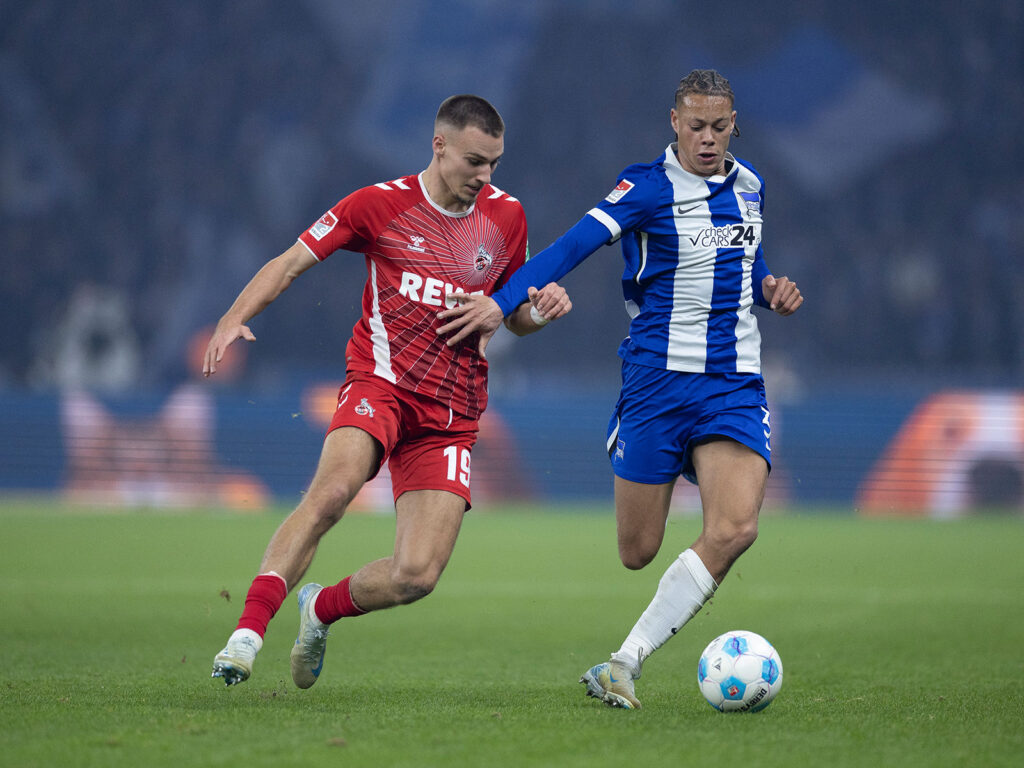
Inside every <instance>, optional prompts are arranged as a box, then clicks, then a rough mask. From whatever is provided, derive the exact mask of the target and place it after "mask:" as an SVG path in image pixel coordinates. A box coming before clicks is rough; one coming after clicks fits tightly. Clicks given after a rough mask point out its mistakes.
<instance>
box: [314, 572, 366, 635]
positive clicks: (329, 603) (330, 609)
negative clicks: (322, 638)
mask: <svg viewBox="0 0 1024 768" xmlns="http://www.w3.org/2000/svg"><path fill="white" fill-rule="evenodd" d="M351 579H352V577H351V576H346V577H345V578H344V579H342V580H341V581H339V582H338V583H337V584H335V585H334V586H333V587H324V588H323V589H322V590H320V594H319V595H317V596H316V603H314V605H313V610H314V611H315V612H316V617H317V618H318V619H320V621H322V622H323V623H324V624H331V623H332V622H335V621H337V620H338V619H342V618H345V617H346V616H362V615H363V614H364V613H366V611H364V610H363V609H362V608H360V607H359V606H358V605H356V601H355V600H353V599H352V590H351V589H350V588H349V581H351Z"/></svg>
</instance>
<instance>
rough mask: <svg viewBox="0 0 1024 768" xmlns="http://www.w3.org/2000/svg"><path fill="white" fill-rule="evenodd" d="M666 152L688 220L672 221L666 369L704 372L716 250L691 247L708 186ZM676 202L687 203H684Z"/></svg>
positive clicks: (706, 214)
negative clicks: (675, 262)
mask: <svg viewBox="0 0 1024 768" xmlns="http://www.w3.org/2000/svg"><path fill="white" fill-rule="evenodd" d="M674 160H675V153H674V152H668V153H667V156H666V162H665V172H666V174H665V175H666V176H667V177H668V180H669V182H670V183H671V184H672V194H673V199H674V200H675V202H676V204H677V205H679V207H680V208H683V207H684V206H685V208H686V211H687V214H688V215H686V216H676V217H675V218H674V222H675V227H676V235H677V238H678V241H679V246H678V250H679V255H678V259H679V266H678V267H677V268H676V271H675V276H674V280H673V284H672V312H671V314H670V317H669V324H668V349H666V351H665V358H666V360H665V367H666V368H667V369H669V370H672V371H693V370H694V368H695V367H696V368H697V370H702V369H703V368H704V365H705V363H706V361H707V351H708V343H707V337H708V312H709V311H710V309H711V294H712V292H713V291H714V286H715V257H716V256H717V255H718V250H717V249H716V248H714V247H711V246H708V247H705V248H697V247H695V246H692V245H690V243H691V242H692V241H693V239H694V236H695V235H696V233H698V232H700V229H701V228H702V227H704V226H706V225H707V224H706V222H710V220H711V211H710V209H709V208H708V203H707V200H706V198H707V195H708V188H707V184H705V183H704V181H703V179H700V178H699V177H697V176H694V175H691V174H688V173H685V172H684V171H683V170H682V168H681V167H680V166H679V165H678V163H677V162H676V163H674V162H673V161H674ZM680 201H688V202H682V203H680Z"/></svg>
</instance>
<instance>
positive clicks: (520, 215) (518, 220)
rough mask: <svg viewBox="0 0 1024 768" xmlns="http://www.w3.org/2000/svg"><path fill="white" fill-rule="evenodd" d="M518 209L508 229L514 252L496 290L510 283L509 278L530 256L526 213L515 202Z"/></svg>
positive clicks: (510, 249) (495, 286) (510, 250)
mask: <svg viewBox="0 0 1024 768" xmlns="http://www.w3.org/2000/svg"><path fill="white" fill-rule="evenodd" d="M515 206H516V211H515V214H514V215H513V216H511V217H510V221H509V224H508V225H507V226H508V229H507V233H508V234H507V237H508V242H509V252H510V253H511V254H512V255H511V258H510V259H509V263H508V264H507V265H506V267H505V270H504V271H503V272H502V273H501V274H500V275H499V276H498V279H497V280H496V281H495V283H494V288H495V290H497V289H499V288H501V287H502V286H503V285H505V284H506V283H508V281H509V278H511V277H512V275H513V274H514V273H515V272H516V270H518V269H519V268H520V267H522V266H523V264H525V263H526V261H527V260H528V259H529V258H530V245H529V239H528V235H527V230H526V213H525V212H524V211H523V207H522V206H521V205H519V203H515Z"/></svg>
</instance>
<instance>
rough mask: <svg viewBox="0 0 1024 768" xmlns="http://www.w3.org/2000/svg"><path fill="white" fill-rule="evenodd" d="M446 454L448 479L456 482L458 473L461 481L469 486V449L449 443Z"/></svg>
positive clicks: (445, 450)
mask: <svg viewBox="0 0 1024 768" xmlns="http://www.w3.org/2000/svg"><path fill="white" fill-rule="evenodd" d="M444 456H445V458H446V459H448V480H449V481H451V482H455V479H456V473H458V480H459V482H460V483H462V484H463V485H464V486H466V487H467V488H469V460H470V455H469V449H468V448H462V449H460V448H459V446H457V445H449V446H448V447H447V448H445V449H444Z"/></svg>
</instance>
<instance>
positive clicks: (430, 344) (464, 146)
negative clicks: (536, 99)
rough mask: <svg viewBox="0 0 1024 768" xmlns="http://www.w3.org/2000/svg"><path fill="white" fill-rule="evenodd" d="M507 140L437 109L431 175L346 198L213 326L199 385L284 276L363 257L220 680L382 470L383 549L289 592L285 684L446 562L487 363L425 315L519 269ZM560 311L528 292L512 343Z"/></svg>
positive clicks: (482, 104) (428, 582)
mask: <svg viewBox="0 0 1024 768" xmlns="http://www.w3.org/2000/svg"><path fill="white" fill-rule="evenodd" d="M504 129H505V126H504V123H503V122H502V119H501V117H500V115H499V114H498V112H497V111H496V110H495V109H494V107H493V106H491V105H490V104H489V103H488V102H487V101H485V100H484V99H481V98H479V97H477V96H472V95H460V96H452V97H450V98H448V99H446V100H445V101H444V102H443V103H442V104H441V107H440V109H439V110H438V113H437V118H436V120H435V122H434V138H433V142H432V146H433V157H432V159H431V161H430V164H429V166H428V167H427V168H426V170H424V171H423V172H422V173H419V174H414V175H411V176H406V177H403V178H400V179H395V180H394V181H388V182H383V183H380V184H375V185H373V186H370V187H365V188H363V189H360V190H357V191H356V192H353V193H352V194H351V195H349V196H348V197H346V198H344V199H343V200H341V201H340V202H339V203H338V204H337V205H335V206H334V207H333V208H331V210H329V211H328V212H327V213H325V214H324V215H323V217H321V218H320V219H319V220H318V221H317V222H316V223H314V224H313V226H311V227H310V228H309V229H308V230H306V231H305V232H304V233H302V235H301V236H300V237H299V239H298V242H296V243H295V244H294V245H292V246H291V247H290V248H289V249H288V250H287V251H285V252H284V253H282V254H281V255H280V256H278V257H277V258H275V259H272V260H271V261H269V262H268V263H267V264H265V265H264V266H263V267H262V268H261V269H260V270H259V272H257V273H256V275H255V276H254V277H253V278H252V280H250V282H249V284H248V285H246V287H245V288H244V289H243V290H242V292H241V294H239V296H238V298H237V299H236V300H235V302H234V304H232V306H231V308H230V309H229V310H228V311H227V313H226V314H225V315H224V316H223V317H222V318H221V319H220V321H219V322H218V323H217V327H216V329H215V330H214V333H213V337H212V338H211V340H210V343H209V346H208V347H207V350H206V357H205V361H204V368H203V373H204V374H205V375H206V376H209V375H211V374H213V373H214V372H215V371H216V369H217V363H218V362H219V361H220V360H221V358H222V357H223V354H224V350H225V349H226V348H227V347H228V346H229V345H230V344H231V343H233V342H234V341H236V340H237V339H239V338H242V339H245V340H247V341H253V340H254V339H255V337H254V336H253V334H252V331H250V329H249V328H248V327H247V326H246V325H245V323H247V322H248V321H249V320H250V319H251V318H252V317H254V316H255V315H256V314H258V313H259V312H261V311H262V310H263V309H265V308H266V307H267V306H268V305H269V304H270V303H271V302H272V301H274V299H276V298H277V297H278V296H280V294H281V293H282V292H283V291H284V290H285V289H286V288H287V287H288V286H289V285H290V284H291V282H292V280H294V279H295V278H296V277H298V276H299V275H300V274H302V273H303V272H305V271H306V270H307V269H309V268H310V267H312V266H313V265H314V264H317V263H318V262H320V261H323V260H324V259H326V258H327V257H328V256H329V255H331V254H332V253H333V252H335V251H337V250H339V249H344V250H348V251H357V252H361V253H363V254H365V256H366V268H367V271H368V277H367V281H366V285H365V287H364V289H363V316H362V318H360V320H359V322H358V323H356V326H355V328H354V329H353V332H352V338H351V340H350V341H349V343H348V347H347V349H346V355H345V357H346V368H347V372H346V379H345V383H344V384H343V385H342V387H341V390H340V392H339V394H338V408H337V410H336V411H335V414H334V418H333V420H332V421H331V424H330V426H329V428H328V430H327V436H326V437H325V439H324V445H323V450H322V452H321V454H320V462H319V465H318V466H317V470H316V474H315V475H314V477H313V480H312V482H311V484H310V486H309V490H308V491H307V492H306V494H305V496H304V497H303V499H302V502H301V503H300V504H299V505H298V507H296V508H295V510H294V511H293V512H292V513H291V514H290V515H289V516H288V517H287V518H286V519H285V521H284V522H283V523H282V524H281V526H280V527H279V528H278V529H277V531H276V532H275V533H274V535H273V537H272V538H271V540H270V543H269V545H268V546H267V549H266V552H265V553H264V555H263V561H262V563H261V565H260V569H259V574H258V575H257V576H256V578H255V579H254V580H253V582H252V586H251V587H250V589H249V592H248V594H247V596H246V599H245V607H244V609H243V611H242V616H241V618H240V620H239V622H238V626H237V628H236V630H235V631H234V632H233V633H232V635H231V637H230V638H229V639H228V642H227V645H226V646H225V648H224V650H222V651H221V652H220V653H218V654H217V656H216V658H215V659H214V663H213V676H214V677H221V678H223V679H224V682H225V683H226V684H227V685H233V684H235V683H240V682H242V681H244V680H246V679H248V677H249V676H250V675H251V674H252V666H253V662H254V660H255V658H256V654H257V652H258V651H259V649H260V648H261V647H262V645H263V636H264V634H265V632H266V629H267V624H268V623H269V622H270V619H271V618H272V617H273V616H274V614H275V613H276V612H277V610H278V609H279V608H280V607H281V604H282V603H283V602H284V599H285V597H286V596H287V594H288V592H289V591H290V590H291V589H292V588H293V587H294V586H295V585H296V584H297V583H298V581H299V580H300V579H301V578H302V576H303V574H304V573H305V572H306V569H307V568H308V567H309V564H310V562H312V559H313V555H314V553H315V552H316V548H317V544H318V543H319V541H320V538H321V537H322V536H323V535H324V534H325V533H326V532H327V531H328V530H330V529H331V527H332V526H334V524H335V523H337V522H338V521H339V520H340V519H341V517H342V515H343V514H344V513H345V509H346V507H347V506H348V504H349V503H350V502H351V501H352V499H353V498H354V497H355V495H356V494H357V493H358V491H359V489H360V488H361V487H362V485H363V484H364V483H365V482H366V481H367V480H370V479H371V478H373V477H374V476H375V475H376V474H377V472H378V471H379V470H380V468H381V467H382V466H383V464H384V462H385V461H387V462H388V466H389V468H390V470H391V478H392V485H393V489H394V495H395V513H396V522H395V526H396V532H395V549H394V552H393V554H392V555H391V556H390V557H385V558H382V559H380V560H375V561H373V562H370V563H367V564H366V565H364V566H363V567H362V568H360V569H359V570H357V571H355V573H353V574H352V575H350V576H348V577H346V578H344V579H342V580H341V581H340V582H339V583H338V584H336V585H334V586H328V587H321V586H320V585H319V584H306V585H305V586H304V587H302V589H300V590H299V592H298V603H299V634H298V638H297V639H296V641H295V645H294V647H293V648H292V652H291V668H292V679H293V680H294V681H295V684H296V685H297V686H299V687H300V688H308V687H310V686H311V685H313V683H315V682H316V680H317V678H318V676H319V674H320V670H321V668H322V666H323V658H324V652H325V650H326V642H327V632H328V629H327V628H328V626H329V625H330V624H331V623H332V622H334V621H337V620H338V619H340V618H342V617H345V616H358V615H360V614H363V613H367V612H369V611H375V610H379V609H381V608H389V607H391V606H395V605H401V604H405V603H411V602H413V601H415V600H419V599H420V598H422V597H424V596H426V595H427V594H429V593H430V592H431V591H432V590H433V588H434V586H435V584H436V583H437V580H438V579H439V578H440V576H441V572H442V571H443V570H444V568H445V566H446V565H447V563H448V559H449V557H450V556H451V553H452V549H453V548H454V546H455V540H456V538H457V537H458V533H459V528H460V526H461V524H462V517H463V515H464V513H465V511H466V510H467V509H468V508H469V505H470V491H469V478H470V457H471V450H472V447H473V443H474V442H475V440H476V434H477V420H478V418H479V416H480V414H481V413H482V412H483V410H484V408H485V407H486V405H487V362H486V360H484V358H483V357H482V355H481V354H480V353H479V351H478V345H477V343H476V340H472V341H468V342H467V343H463V344H459V345H455V346H453V347H448V345H447V344H446V343H445V340H444V339H443V338H441V337H439V336H438V335H437V333H436V332H435V328H436V327H437V325H438V320H437V317H436V315H437V312H439V311H440V310H441V309H442V308H443V307H445V306H446V302H448V299H447V296H448V294H451V293H456V292H461V293H484V294H488V295H489V294H490V293H491V292H492V291H494V290H496V289H497V288H500V287H501V286H502V285H503V284H504V283H505V281H506V280H507V279H508V277H509V276H510V275H511V274H512V273H513V272H514V271H515V270H516V269H518V268H519V267H520V266H522V264H523V263H524V261H525V260H526V258H527V239H526V218H525V215H524V213H523V209H522V206H521V205H520V203H519V202H518V201H517V200H516V199H515V198H514V197H511V196H510V195H508V194H506V193H505V192H503V191H501V190H500V189H498V188H497V187H494V186H492V185H491V183H490V181H491V174H492V173H493V171H494V169H495V167H496V166H497V164H498V160H499V158H500V157H501V155H502V152H503V149H504V142H503V136H504ZM447 306H451V305H450V304H447ZM571 308H572V304H571V302H570V301H569V298H568V296H567V295H566V293H565V290H564V289H563V288H562V287H560V286H559V285H557V284H555V283H549V284H548V285H546V286H544V287H543V288H541V289H540V290H535V289H531V291H530V298H529V301H528V302H524V303H523V304H522V305H521V306H520V307H519V308H518V309H517V310H516V311H514V312H513V313H512V314H511V315H510V316H509V317H508V319H507V321H506V325H507V327H508V328H509V330H511V331H512V332H513V333H515V334H517V335H520V336H522V335H525V334H527V333H532V332H533V331H536V330H538V329H539V328H540V327H541V326H543V325H545V324H546V323H547V322H548V321H550V320H554V319H556V318H559V317H561V316H563V315H564V314H566V313H567V312H568V311H569V310H570V309H571Z"/></svg>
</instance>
